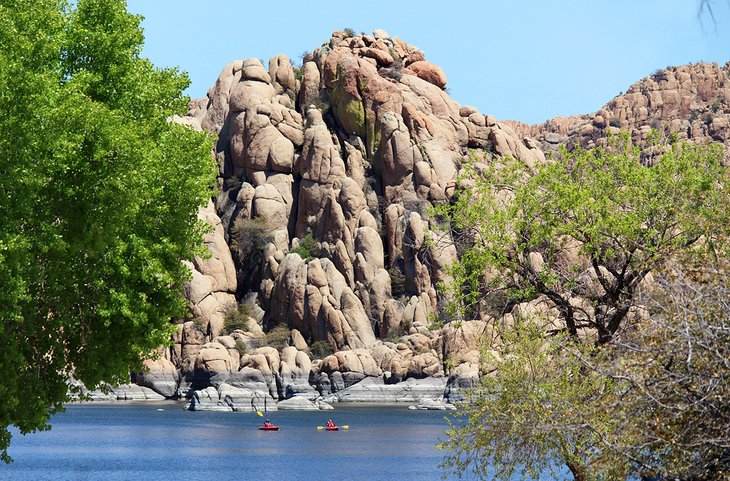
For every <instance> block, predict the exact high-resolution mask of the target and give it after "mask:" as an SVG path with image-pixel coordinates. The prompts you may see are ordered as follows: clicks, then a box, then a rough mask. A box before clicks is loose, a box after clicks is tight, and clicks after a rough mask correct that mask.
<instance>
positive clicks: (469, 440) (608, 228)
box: [436, 138, 730, 481]
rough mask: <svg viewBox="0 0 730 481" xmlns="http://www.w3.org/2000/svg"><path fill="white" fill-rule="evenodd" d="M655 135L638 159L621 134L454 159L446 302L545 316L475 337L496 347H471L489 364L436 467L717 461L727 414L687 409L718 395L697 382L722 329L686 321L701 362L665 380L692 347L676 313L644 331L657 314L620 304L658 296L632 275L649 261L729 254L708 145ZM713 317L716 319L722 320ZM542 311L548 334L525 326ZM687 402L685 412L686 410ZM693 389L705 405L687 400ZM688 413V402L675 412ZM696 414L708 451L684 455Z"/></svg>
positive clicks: (642, 469)
mask: <svg viewBox="0 0 730 481" xmlns="http://www.w3.org/2000/svg"><path fill="white" fill-rule="evenodd" d="M665 147H666V153H665V154H663V155H662V156H661V158H659V159H657V161H656V164H655V165H653V166H648V165H644V164H642V163H641V161H640V159H641V158H642V152H641V151H640V150H638V149H636V148H634V147H633V146H631V145H630V144H629V143H628V141H627V140H626V139H625V138H620V139H618V143H617V144H615V145H614V146H613V149H608V150H601V149H595V150H590V151H584V150H576V151H574V152H567V151H565V150H563V151H562V153H561V154H562V155H561V157H560V158H559V159H557V160H554V161H551V162H548V163H546V164H545V165H540V166H537V167H536V168H535V169H534V170H533V169H530V168H528V167H527V166H523V165H521V164H519V163H518V162H514V161H511V160H509V159H506V160H505V161H504V162H502V163H501V164H494V165H490V166H486V165H484V164H480V163H479V162H478V161H474V162H473V163H471V164H470V165H467V166H466V168H465V175H464V177H463V178H462V179H461V185H462V186H463V187H462V189H463V190H461V192H460V193H459V194H458V195H457V196H456V198H455V199H454V200H453V202H452V203H451V204H448V205H442V206H439V207H438V208H437V209H436V213H437V214H438V215H439V216H440V218H441V219H442V220H446V221H447V222H448V224H449V225H450V227H451V228H452V233H453V235H454V237H455V238H456V240H457V244H458V245H460V258H459V261H458V262H457V263H456V264H455V265H454V267H453V269H452V274H453V276H454V284H453V285H452V286H451V294H452V296H453V298H454V303H453V305H452V308H453V310H454V312H455V313H457V314H459V315H461V316H469V315H479V314H481V313H482V312H483V311H484V310H486V309H487V308H489V307H490V303H491V304H493V305H494V304H496V306H497V307H498V309H497V311H499V312H502V313H505V312H510V311H511V307H512V306H514V305H515V304H516V303H518V302H524V301H530V300H534V299H537V298H540V299H542V300H544V302H545V303H547V305H548V306H549V307H551V308H554V309H553V311H554V312H556V313H557V314H551V313H550V312H548V314H547V315H548V316H553V315H556V316H557V318H558V321H559V322H557V323H555V322H553V321H554V319H544V318H534V317H533V318H527V319H520V318H519V317H515V318H514V322H513V323H509V322H504V323H501V325H502V327H501V333H500V334H501V336H500V339H499V340H498V342H496V343H495V345H493V346H488V347H489V349H490V350H492V351H493V352H496V353H497V355H496V356H492V357H489V358H486V359H485V362H487V363H489V365H490V367H491V368H494V369H496V371H495V373H494V374H493V375H490V376H489V377H486V378H484V379H482V380H481V383H480V385H479V386H478V387H477V388H476V389H475V390H474V391H472V392H471V396H472V401H473V404H471V405H468V406H466V407H465V411H464V415H465V419H463V420H462V421H461V422H458V423H455V424H454V426H453V428H452V430H451V431H450V433H449V439H448V440H447V441H446V442H445V443H444V444H443V445H442V448H444V449H446V450H447V452H448V453H447V455H446V457H445V466H446V467H447V468H454V469H456V470H457V471H459V472H464V471H467V470H470V471H474V472H475V473H476V474H478V475H480V476H492V477H494V478H495V479H500V480H508V479H512V476H513V475H517V476H522V477H523V478H531V479H539V476H540V474H541V473H545V472H546V471H550V470H555V469H559V468H558V467H559V466H561V465H562V466H564V467H566V469H567V470H569V471H570V472H571V473H572V475H573V477H574V479H576V480H578V481H584V480H621V479H626V477H627V476H629V475H631V474H635V475H645V474H649V473H651V472H653V471H652V470H654V472H656V471H659V472H664V473H671V474H679V475H685V474H687V473H691V474H692V473H693V475H694V474H696V473H698V472H699V471H697V470H695V471H692V470H691V469H690V468H689V467H687V463H689V464H691V465H692V469H694V468H695V467H696V465H700V466H710V465H711V466H714V468H713V469H715V471H713V473H715V474H717V473H718V472H720V470H718V469H717V465H718V464H719V465H720V466H722V467H723V469H725V466H727V463H726V461H718V460H727V443H726V441H727V439H728V438H727V433H726V432H724V431H723V430H722V429H721V428H719V426H720V425H726V424H727V423H726V420H727V414H726V412H725V414H723V415H718V413H717V412H715V413H714V414H713V415H714V417H711V419H708V420H706V421H704V423H701V422H699V421H698V420H699V418H700V414H701V413H704V414H708V415H709V414H710V413H711V412H712V408H711V406H710V405H709V404H712V403H714V404H715V405H716V406H721V405H722V404H721V403H720V401H719V399H722V396H723V395H725V393H724V392H722V390H717V389H716V390H715V391H712V393H711V394H712V396H708V397H706V398H705V397H703V395H704V394H709V393H710V386H716V385H717V383H718V382H720V381H718V375H717V372H718V370H719V369H721V365H720V361H721V360H722V359H723V356H726V351H727V350H726V348H722V349H720V348H719V346H721V345H722V342H725V341H726V339H725V338H723V337H722V336H719V335H718V334H717V333H716V332H715V333H714V334H711V333H713V329H712V328H709V327H707V323H705V326H704V327H698V326H699V325H698V324H694V325H695V327H696V329H697V330H699V331H702V332H705V335H704V336H701V335H700V334H699V332H695V334H694V336H695V339H697V340H698V341H697V342H705V343H709V342H710V339H709V338H712V339H713V340H714V341H713V342H715V344H712V345H713V346H714V347H713V348H711V349H707V348H705V349H704V350H705V354H706V356H705V359H706V362H700V361H699V360H698V361H697V362H698V363H700V364H698V365H696V368H697V370H696V371H693V373H692V375H688V374H687V373H686V372H685V371H683V368H680V367H679V366H678V367H677V369H675V371H676V372H677V376H676V377H673V378H672V379H667V378H666V377H665V375H666V374H667V369H668V367H667V366H669V365H671V362H670V359H671V358H672V357H673V356H674V355H675V351H676V353H679V354H680V356H683V357H682V359H683V360H684V361H686V360H687V358H688V357H691V352H690V353H689V354H688V351H687V349H686V348H685V349H679V347H678V344H681V343H682V342H686V339H685V338H684V337H683V336H681V335H679V334H680V330H681V329H684V328H686V327H687V323H686V322H685V323H684V324H682V323H681V322H679V321H676V319H680V317H678V316H674V317H672V316H669V318H673V319H675V322H674V324H672V323H669V322H665V323H664V326H665V327H663V328H661V329H660V328H659V327H657V324H654V327H653V328H651V329H649V327H647V326H651V324H652V322H653V321H654V319H655V318H656V316H657V315H658V313H657V312H654V311H652V312H651V315H652V317H651V318H650V319H649V320H647V319H646V317H645V315H634V316H630V315H629V314H630V313H631V312H637V311H639V310H644V312H646V311H645V309H646V306H647V304H648V301H647V300H646V299H645V298H642V296H645V295H652V296H657V295H658V294H657V292H654V291H649V290H648V288H646V287H643V286H642V283H643V281H644V280H647V279H648V276H649V274H650V273H659V272H671V271H672V270H673V269H675V268H676V265H677V264H676V262H677V259H678V257H680V256H686V257H687V258H692V259H699V260H700V262H701V263H702V264H703V265H704V266H705V267H708V266H709V268H715V266H717V265H721V264H722V263H723V262H724V261H725V260H726V258H727V254H726V250H725V248H726V246H727V239H728V234H729V233H730V231H729V230H728V225H729V224H728V218H727V216H728V212H727V207H726V206H727V205H728V204H729V202H728V201H729V200H730V196H729V192H728V182H727V180H728V177H727V176H728V173H727V169H726V167H724V166H723V165H722V163H721V159H722V152H721V151H720V149H719V148H718V147H715V146H711V147H708V148H702V147H693V146H687V145H670V146H665ZM647 283H648V281H647ZM649 284H650V283H649ZM654 284H655V285H656V282H655V283H654ZM658 292H667V291H666V290H662V289H659V291H658ZM675 299H680V297H678V296H675ZM685 300H686V298H685ZM678 302H679V301H678ZM679 304H680V305H682V303H681V302H679ZM725 304H727V302H726V301H725ZM685 305H686V304H685ZM697 305H698V306H700V304H697ZM491 312H494V309H492V310H491ZM707 312H710V311H707ZM628 319H634V321H635V322H633V323H628ZM719 319H720V320H719V321H717V322H716V323H715V324H714V325H715V328H717V327H718V326H722V325H724V324H723V321H722V319H726V317H724V318H722V317H721V318H719ZM546 321H550V322H546ZM555 324H557V325H558V328H557V329H553V330H551V331H545V330H544V329H543V328H540V329H538V328H536V327H535V326H544V325H555ZM647 329H648V330H647ZM639 333H643V334H641V336H640V335H639ZM672 336H673V337H674V339H675V340H674V341H673V342H669V341H667V339H668V338H670V337H672ZM707 345H709V344H707ZM690 351H691V350H690ZM695 352H698V349H695ZM713 352H714V353H715V356H714V357H712V353H713ZM718 353H719V354H718ZM697 355H698V356H699V354H697ZM724 359H725V362H726V360H727V358H726V357H724ZM685 364H686V363H685ZM700 365H701V366H702V367H700ZM693 376H694V377H693ZM701 379H704V383H700V382H699V381H700V380H701ZM710 380H711V381H710ZM683 382H689V384H683ZM647 386H652V387H651V389H648V388H647ZM695 388H697V391H696V392H695V393H694V395H695V397H691V396H690V393H691V392H692V391H693V390H695ZM683 389H684V391H682V390H683ZM690 399H693V402H694V403H695V404H694V405H693V406H696V409H695V408H694V407H693V408H690V409H688V408H687V406H688V405H687V402H688V401H689V400H690ZM703 399H707V401H708V405H704V406H702V408H700V407H699V406H700V405H701V404H702V403H701V401H702V400H703ZM659 404H661V405H663V406H660V405H659ZM725 404H726V403H725ZM660 408H661V409H660ZM686 412H692V413H694V414H693V415H692V416H689V415H688V416H684V417H682V416H681V415H680V413H686ZM658 413H659V414H658ZM657 414H658V415H657ZM670 420H672V421H670ZM723 423H724V424H723ZM709 427H714V428H715V430H714V431H712V432H713V436H712V438H711V439H712V441H711V442H707V443H704V444H703V445H702V446H703V447H704V448H706V450H707V453H709V454H708V455H707V457H705V458H704V459H701V460H700V461H697V460H698V459H700V457H699V456H698V455H697V454H695V455H692V454H690V451H691V448H690V447H691V446H694V447H695V448H697V449H699V446H700V444H699V440H700V438H701V436H702V432H701V430H702V429H706V428H709ZM698 428H699V430H698ZM725 431H727V430H725ZM658 433H662V434H658ZM723 436H724V437H723ZM682 440H684V441H682ZM682 443H684V444H682ZM713 443H714V444H713ZM723 443H725V444H723ZM680 444H681V446H679V445H680ZM723 449H724V451H723ZM666 456H671V457H672V461H667V457H666ZM675 456H676V460H675ZM723 456H725V457H724V458H723ZM722 462H725V463H726V464H724V465H723V464H722ZM692 463H696V464H692ZM713 463H714V464H713ZM667 466H669V467H670V468H671V469H669V468H667ZM672 466H677V468H674V467H672ZM683 466H684V468H682V467H683ZM660 468H666V469H663V470H662V469H660ZM492 469H494V471H491V470H492ZM682 469H684V471H682ZM707 472H709V471H707ZM687 479H716V478H713V477H712V476H709V477H696V478H691V477H688V478H687ZM717 479H724V478H717Z"/></svg>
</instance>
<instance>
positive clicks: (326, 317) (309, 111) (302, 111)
mask: <svg viewBox="0 0 730 481" xmlns="http://www.w3.org/2000/svg"><path fill="white" fill-rule="evenodd" d="M728 72H730V64H728V65H726V66H725V67H723V68H720V67H718V66H716V65H691V66H687V67H677V68H672V69H668V70H665V71H662V72H658V73H657V74H655V75H654V76H652V77H651V78H646V79H644V80H642V81H641V82H639V83H637V84H636V85H634V86H632V87H631V88H630V89H629V91H628V92H627V94H625V95H622V96H619V97H617V98H615V99H614V100H613V101H611V102H610V103H609V104H607V105H606V106H605V107H604V108H603V109H601V110H599V111H598V112H596V113H594V114H591V115H586V116H577V117H571V118H564V119H554V120H551V121H548V122H546V123H545V124H543V125H539V126H530V125H526V124H521V123H518V122H510V121H505V122H498V121H497V120H496V119H495V118H494V117H493V116H491V115H484V114H482V113H480V112H478V111H477V110H476V109H475V108H473V107H470V106H462V105H459V104H457V103H456V102H454V101H453V100H452V99H451V98H450V97H449V95H448V94H447V93H446V91H445V86H446V84H447V78H446V75H445V74H444V72H443V71H442V70H441V69H440V68H439V67H438V66H436V65H434V64H432V63H430V62H428V61H427V60H426V58H425V55H424V53H423V52H421V51H420V50H418V49H417V48H416V47H414V46H412V45H408V44H407V43H405V42H403V41H402V40H400V39H398V38H397V37H391V36H390V35H388V34H387V33H386V32H383V31H380V30H376V31H375V32H374V33H373V35H357V36H348V35H346V34H345V33H342V32H335V33H334V34H333V35H332V37H331V38H330V39H329V40H328V41H327V42H326V43H325V44H323V45H322V46H321V47H319V48H317V49H315V50H314V51H313V52H311V53H308V54H306V55H305V56H304V58H303V64H302V65H301V66H300V67H295V66H294V65H293V64H292V62H291V60H290V59H288V58H287V57H285V56H281V55H278V56H275V57H273V58H271V59H270V60H269V62H268V66H264V65H263V64H262V63H261V61H260V60H258V59H255V58H251V59H246V60H237V61H234V62H232V63H230V64H229V65H227V66H226V67H225V68H224V69H223V70H222V71H221V74H220V76H219V78H218V80H217V81H216V82H215V84H214V85H213V87H211V89H210V90H209V91H208V94H207V97H205V98H202V99H197V100H195V101H193V102H191V104H190V111H189V113H188V115H187V117H185V118H183V119H178V121H180V122H182V123H185V124H187V125H190V126H191V127H192V128H197V129H204V130H207V131H209V132H211V133H212V134H215V135H217V138H218V140H217V143H216V145H215V148H214V152H213V155H214V156H215V159H216V160H217V163H218V167H219V174H218V188H219V193H218V195H217V196H216V197H215V198H214V199H213V201H212V202H211V203H210V204H209V205H208V206H207V207H206V208H205V209H202V210H201V213H200V218H201V219H203V220H204V221H205V222H207V223H208V224H209V225H210V226H211V232H210V234H209V235H208V236H207V238H206V245H207V246H208V249H209V251H210V253H211V255H210V256H209V257H207V258H196V259H194V260H193V261H192V262H189V263H188V266H189V268H190V270H191V275H192V278H191V281H190V282H189V284H188V285H187V286H186V291H185V294H186V298H187V300H188V301H189V305H190V319H186V320H182V321H181V323H180V324H179V326H178V331H177V333H176V334H175V335H174V336H173V339H172V341H173V344H172V347H171V348H169V349H166V350H163V351H161V352H160V356H159V357H158V359H157V360H155V361H150V362H149V363H148V366H147V368H148V369H147V371H145V372H143V373H137V374H135V375H134V378H133V379H134V381H135V382H136V383H137V384H139V385H140V386H143V387H144V389H147V388H151V389H152V390H154V391H155V392H157V393H158V394H160V395H162V396H164V397H168V398H169V397H187V398H189V399H190V404H189V408H190V409H194V410H198V409H212V410H227V411H230V410H253V409H258V408H261V407H263V406H266V407H267V408H268V409H272V408H275V406H276V404H275V403H276V402H277V401H279V402H282V404H280V406H281V408H282V409H285V408H289V409H326V408H328V407H329V404H328V403H331V402H337V401H340V400H348V401H381V402H382V401H390V402H408V403H414V404H418V405H420V406H421V407H422V408H431V409H443V408H445V407H448V403H445V402H444V401H453V400H460V399H462V398H463V390H464V389H465V388H468V387H471V386H473V385H474V383H475V382H476V381H477V380H478V378H479V376H480V375H483V374H485V373H487V372H488V371H489V366H485V365H484V363H483V361H482V359H481V358H480V346H481V345H482V341H484V340H485V339H486V340H488V341H491V342H498V339H496V337H495V336H493V333H492V331H491V328H492V327H491V326H492V325H493V324H492V323H490V322H487V321H489V320H487V319H482V320H474V321H466V322H462V323H459V325H454V324H453V323H451V324H450V323H448V319H445V318H444V317H443V311H442V308H443V304H444V302H445V299H443V298H442V297H441V295H440V294H439V285H440V283H448V282H449V277H448V271H447V267H448V265H449V264H450V263H451V262H452V261H453V260H454V259H456V256H457V250H456V247H455V246H454V244H453V242H452V240H451V238H450V237H449V235H448V234H447V233H444V232H443V231H441V230H439V226H438V225H437V223H436V222H434V220H433V219H431V215H430V206H432V205H433V204H435V203H438V202H444V201H447V200H448V199H449V197H450V196H451V195H452V194H453V192H454V189H455V187H456V176H457V173H458V172H459V169H460V165H461V162H462V160H463V159H464V158H466V157H467V156H468V154H469V150H470V149H475V150H477V151H478V153H479V155H480V158H483V159H485V160H489V159H492V158H495V157H499V156H511V157H515V158H519V159H520V160H522V161H523V162H525V163H527V164H528V165H535V164H537V163H540V162H544V161H545V155H544V153H543V152H550V151H552V150H554V149H555V148H556V146H557V145H559V144H568V145H569V146H570V145H577V144H579V145H582V146H584V147H591V146H594V145H602V144H603V143H605V141H606V140H605V139H606V135H607V133H608V132H611V131H614V130H618V129H619V128H621V129H624V130H628V131H629V132H630V133H631V135H632V137H634V138H635V140H637V141H642V140H645V139H646V136H647V135H648V134H647V133H648V132H649V131H650V130H651V128H659V129H664V131H666V132H676V133H677V134H678V135H679V136H680V138H686V139H687V140H690V141H694V142H707V141H710V140H717V141H722V142H725V143H726V144H727V143H728V142H730V124H728V119H729V118H730V77H728ZM533 139H534V140H533ZM544 304H545V303H542V304H541V303H540V302H539V300H538V301H537V302H533V303H526V304H525V305H518V306H515V308H514V309H513V311H512V313H510V314H507V316H505V318H504V319H502V320H501V321H502V322H510V320H511V319H512V318H514V317H516V316H520V315H525V313H529V312H532V311H533V310H535V309H542V308H543V305H544ZM235 312H238V313H239V314H240V313H243V314H241V316H242V317H244V318H245V319H244V321H243V324H242V325H241V324H238V325H235V326H234V325H232V324H230V323H228V322H227V321H226V319H227V318H230V315H231V313H235ZM434 321H438V322H434ZM440 326H442V327H440ZM277 330H278V331H277ZM274 332H285V333H286V335H287V339H285V340H284V343H283V344H275V343H274V342H273V341H272V339H271V336H272V333H274ZM279 341H281V339H279ZM323 348H324V350H322V349H323ZM140 389H141V388H140ZM120 392H124V390H122V391H120ZM145 392H146V391H145ZM122 395H123V396H125V395H126V394H122ZM133 395H139V396H142V395H144V394H133V393H132V394H130V396H133Z"/></svg>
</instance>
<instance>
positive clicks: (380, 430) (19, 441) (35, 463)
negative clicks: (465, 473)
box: [0, 403, 458, 481]
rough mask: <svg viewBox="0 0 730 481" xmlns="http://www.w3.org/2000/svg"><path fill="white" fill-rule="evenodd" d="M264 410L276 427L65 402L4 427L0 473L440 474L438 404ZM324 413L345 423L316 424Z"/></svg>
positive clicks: (56, 476) (55, 476)
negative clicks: (7, 430)
mask: <svg viewBox="0 0 730 481" xmlns="http://www.w3.org/2000/svg"><path fill="white" fill-rule="evenodd" d="M159 409H163V410H162V411H160V410H159ZM267 414H268V417H269V418H270V419H271V421H272V423H273V424H276V425H279V426H281V430H280V431H278V432H264V431H259V430H257V429H256V428H257V426H259V425H260V424H261V420H262V419H261V418H260V417H259V416H257V415H256V414H255V413H212V412H189V411H184V410H183V409H182V404H179V403H175V404H172V403H165V404H150V403H143V404H126V403H125V404H82V405H71V406H68V408H67V411H66V412H65V413H62V414H59V415H57V416H55V417H54V418H53V420H52V423H51V424H52V426H53V429H52V430H51V431H48V432H40V433H33V434H30V435H27V436H20V435H18V434H17V433H14V434H13V440H12V443H11V447H10V450H9V453H10V455H11V456H12V457H13V458H14V459H15V462H14V463H13V464H11V465H9V466H5V465H0V479H2V480H54V481H61V480H105V481H122V480H124V481H126V480H193V479H205V480H215V481H222V480H244V479H245V480H248V479H252V480H261V481H267V480H276V481H281V480H373V481H377V480H391V479H394V480H398V481H409V480H414V481H415V480H419V481H423V480H438V479H441V475H442V473H441V471H440V470H439V467H438V465H439V463H440V461H441V453H439V452H437V451H436V449H435V445H436V443H437V442H438V441H439V439H443V438H444V435H443V432H444V430H445V429H446V428H447V424H446V421H445V420H444V416H445V414H444V412H437V411H409V410H408V409H407V408H406V407H403V408H401V407H393V406H385V407H377V406H362V405H344V404H339V405H336V409H335V410H334V411H316V412H295V411H279V412H271V413H267ZM327 418H332V420H333V421H335V423H337V424H339V425H345V424H347V425H349V426H350V429H349V430H345V431H343V430H341V431H338V432H326V431H319V430H317V429H316V426H318V425H320V426H321V425H324V423H325V422H326V421H327ZM447 479H458V478H456V477H455V476H452V477H449V478H447Z"/></svg>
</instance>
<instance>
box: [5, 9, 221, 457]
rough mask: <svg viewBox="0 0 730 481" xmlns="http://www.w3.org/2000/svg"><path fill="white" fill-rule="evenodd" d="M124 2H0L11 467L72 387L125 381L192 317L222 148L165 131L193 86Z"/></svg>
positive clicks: (178, 129)
mask: <svg viewBox="0 0 730 481" xmlns="http://www.w3.org/2000/svg"><path fill="white" fill-rule="evenodd" d="M139 23H140V17H138V16H134V15H130V14H129V13H127V11H126V4H125V2H124V1H123V0H79V1H78V2H77V4H76V7H75V8H71V7H70V6H69V4H67V3H66V2H65V1H62V0H37V1H33V2H27V1H23V0H0V102H2V105H3V108H2V112H1V113H0V131H2V137H1V138H0V226H1V227H0V313H1V315H2V330H1V331H0V332H1V333H0V372H1V373H2V375H3V383H2V384H1V385H0V397H2V398H3V400H4V401H3V403H2V406H0V454H1V457H2V459H3V460H5V461H9V457H8V455H7V447H8V444H9V441H10V434H9V430H8V427H9V426H10V425H15V426H17V427H18V429H19V430H20V432H22V433H26V432H30V431H33V430H37V429H43V428H47V427H48V420H49V418H50V415H51V414H53V413H55V412H57V411H58V410H60V409H62V403H63V402H65V401H67V400H68V399H69V397H68V393H69V389H70V386H69V379H70V377H71V376H73V377H74V378H76V379H79V380H80V381H82V382H84V383H85V384H86V385H87V386H89V387H92V388H93V387H95V386H97V385H99V384H100V383H101V382H102V381H108V382H118V381H123V380H126V377H127V375H128V372H129V370H130V368H138V367H139V364H140V362H141V359H143V358H144V357H145V356H148V355H150V353H151V351H152V350H153V349H155V348H157V347H158V346H160V345H162V344H164V343H166V342H169V336H170V331H171V327H170V323H169V321H170V319H171V318H172V317H173V316H180V315H183V314H184V312H185V304H184V300H183V299H182V296H181V289H182V286H183V283H184V281H185V280H186V279H187V278H188V276H189V273H188V272H187V270H186V268H185V267H184V266H183V265H182V264H181V262H180V261H181V260H182V259H189V258H191V257H192V256H193V255H194V254H195V253H196V252H198V251H199V249H200V247H199V246H200V245H201V241H202V234H203V232H204V229H203V227H202V225H201V224H200V222H199V221H198V220H197V219H196V214H197V210H198V208H199V206H200V205H201V204H202V203H204V202H205V201H206V199H208V198H209V197H210V194H211V186H212V179H213V178H214V175H215V166H214V164H213V162H212V160H211V156H210V145H211V139H210V138H208V136H207V135H205V134H203V133H199V132H194V131H192V130H191V129H188V128H185V127H183V126H180V125H178V124H175V123H173V122H170V121H169V118H170V117H171V116H172V115H174V114H179V113H182V112H184V111H185V108H186V103H187V99H186V97H185V96H184V95H183V93H182V92H183V90H184V89H185V88H186V86H187V85H188V79H187V77H186V75H185V74H182V73H180V72H178V71H177V70H175V69H158V68H155V67H154V66H153V65H152V64H151V63H150V62H149V61H148V60H147V59H144V58H142V57H140V52H141V49H142V41H143V36H142V31H141V28H140V25H139Z"/></svg>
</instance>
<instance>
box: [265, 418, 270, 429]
mask: <svg viewBox="0 0 730 481" xmlns="http://www.w3.org/2000/svg"><path fill="white" fill-rule="evenodd" d="M264 427H265V428H270V427H271V422H270V421H269V420H268V419H267V420H266V421H264Z"/></svg>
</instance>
